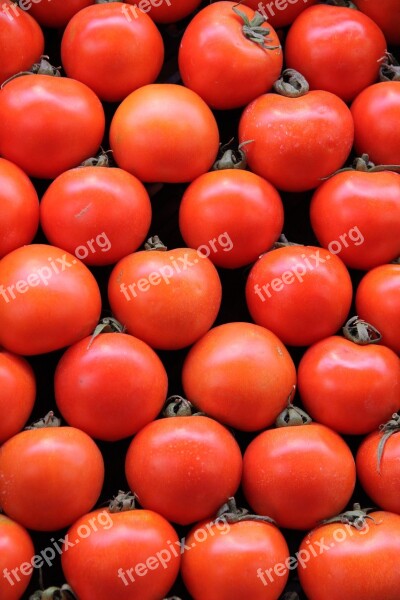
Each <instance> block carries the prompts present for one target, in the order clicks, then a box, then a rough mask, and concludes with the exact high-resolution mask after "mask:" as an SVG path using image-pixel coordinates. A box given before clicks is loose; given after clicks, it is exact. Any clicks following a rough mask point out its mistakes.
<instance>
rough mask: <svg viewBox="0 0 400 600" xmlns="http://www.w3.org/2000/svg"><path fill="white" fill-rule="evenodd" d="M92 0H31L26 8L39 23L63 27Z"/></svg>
mask: <svg viewBox="0 0 400 600" xmlns="http://www.w3.org/2000/svg"><path fill="white" fill-rule="evenodd" d="M93 2H94V0H47V2H46V0H42V1H41V2H38V0H36V1H34V0H32V1H31V2H30V3H29V4H30V6H29V4H28V6H29V8H27V9H26V10H27V11H28V12H29V14H30V15H32V17H33V18H34V19H35V20H36V21H37V22H38V23H40V24H41V25H44V26H45V27H59V28H61V27H65V26H66V25H67V23H68V21H70V20H71V19H72V17H73V16H74V15H75V14H76V13H77V12H78V11H80V10H82V9H83V8H85V7H86V6H89V5H90V4H93ZM25 4H26V3H25Z"/></svg>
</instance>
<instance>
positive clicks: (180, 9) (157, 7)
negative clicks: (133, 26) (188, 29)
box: [126, 0, 201, 23]
mask: <svg viewBox="0 0 400 600" xmlns="http://www.w3.org/2000/svg"><path fill="white" fill-rule="evenodd" d="M126 3H127V4H131V5H132V8H131V9H130V12H129V13H128V14H127V18H137V17H136V15H137V14H138V13H139V12H140V9H138V10H137V9H135V6H136V5H138V4H140V0H138V1H136V0H126ZM200 3H201V0H163V1H160V0H153V1H152V2H151V3H150V4H151V6H150V9H148V12H147V11H143V12H147V14H148V15H149V17H151V18H152V19H153V21H154V22H155V23H176V22H177V21H181V20H182V19H184V18H185V17H187V16H188V15H190V13H192V12H193V11H194V10H196V8H197V7H198V6H199V4H200Z"/></svg>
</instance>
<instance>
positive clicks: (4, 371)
mask: <svg viewBox="0 0 400 600" xmlns="http://www.w3.org/2000/svg"><path fill="white" fill-rule="evenodd" d="M0 390H1V393H0V414H1V421H0V444H2V443H3V442H5V441H6V440H8V439H9V438H11V437H12V436H13V435H15V434H16V433H18V432H19V431H21V429H22V428H23V426H24V425H25V423H26V422H27V420H28V418H29V415H30V414H31V412H32V408H33V405H34V403H35V397H36V380H35V374H34V372H33V369H32V367H31V366H30V364H29V363H28V362H27V361H26V360H25V359H24V358H22V356H17V355H16V354H11V352H6V351H5V350H0Z"/></svg>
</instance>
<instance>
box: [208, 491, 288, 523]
mask: <svg viewBox="0 0 400 600" xmlns="http://www.w3.org/2000/svg"><path fill="white" fill-rule="evenodd" d="M221 517H224V519H225V521H226V522H227V523H229V524H232V523H240V522H241V521H260V522H262V523H271V524H272V525H276V521H274V520H273V519H271V517H268V516H266V515H253V514H251V513H249V511H248V510H247V508H238V507H237V505H236V500H235V498H234V497H233V496H231V497H230V498H228V500H227V502H225V504H223V505H222V506H221V508H220V509H219V510H218V512H217V518H216V519H215V521H217V520H218V519H219V520H220V519H221Z"/></svg>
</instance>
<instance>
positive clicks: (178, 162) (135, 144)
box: [110, 83, 219, 183]
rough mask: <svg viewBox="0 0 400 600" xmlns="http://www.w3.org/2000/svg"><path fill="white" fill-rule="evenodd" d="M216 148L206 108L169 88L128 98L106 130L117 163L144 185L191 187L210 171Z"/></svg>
mask: <svg viewBox="0 0 400 600" xmlns="http://www.w3.org/2000/svg"><path fill="white" fill-rule="evenodd" d="M218 143H219V133H218V126H217V122H216V120H215V118H214V115H213V114H212V112H211V110H210V109H209V108H208V106H207V105H206V103H205V102H204V101H203V100H202V99H201V98H200V96H198V95H197V94H195V93H194V92H192V90H189V89H187V88H185V87H183V86H180V85H174V84H166V83H165V84H150V85H146V86H144V87H142V88H140V89H138V90H136V91H134V92H132V93H131V94H129V96H128V97H127V98H125V100H124V101H123V102H122V103H121V104H120V105H119V107H118V108H117V110H116V112H115V113H114V116H113V119H112V121H111V126H110V146H111V149H112V150H113V153H114V158H115V160H116V162H117V163H118V165H119V166H120V167H121V168H122V169H126V170H127V171H129V172H130V173H132V174H133V175H136V177H138V178H139V179H140V180H141V181H145V182H164V183H179V182H187V181H192V180H193V179H195V178H196V177H198V176H199V175H201V174H202V173H205V172H206V171H208V170H209V169H210V167H211V166H212V164H213V162H214V160H215V158H216V156H217V153H218Z"/></svg>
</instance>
